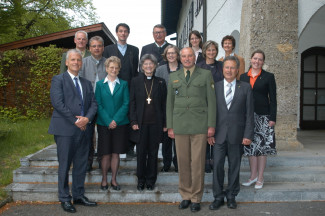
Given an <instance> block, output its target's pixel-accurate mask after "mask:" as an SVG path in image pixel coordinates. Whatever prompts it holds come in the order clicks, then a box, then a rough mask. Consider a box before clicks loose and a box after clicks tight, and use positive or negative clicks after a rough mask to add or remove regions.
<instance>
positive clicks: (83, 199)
mask: <svg viewBox="0 0 325 216" xmlns="http://www.w3.org/2000/svg"><path fill="white" fill-rule="evenodd" d="M73 204H75V205H84V206H91V207H92V206H97V203H96V202H92V201H89V200H88V198H87V197H85V196H82V197H80V198H79V199H74V200H73Z"/></svg>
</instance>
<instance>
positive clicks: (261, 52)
mask: <svg viewBox="0 0 325 216" xmlns="http://www.w3.org/2000/svg"><path fill="white" fill-rule="evenodd" d="M256 53H260V54H262V55H263V61H265V53H264V52H263V51H262V50H260V49H258V50H255V51H254V52H253V53H252V55H251V58H253V56H254V55H255V54H256Z"/></svg>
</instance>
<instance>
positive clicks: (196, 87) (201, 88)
mask: <svg viewBox="0 0 325 216" xmlns="http://www.w3.org/2000/svg"><path fill="white" fill-rule="evenodd" d="M190 85H191V88H190V92H189V93H190V94H191V95H193V96H199V95H201V94H202V93H203V92H206V90H205V89H206V83H205V82H204V81H203V80H195V81H193V83H191V84H190Z"/></svg>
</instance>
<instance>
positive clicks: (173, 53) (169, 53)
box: [167, 52, 176, 55]
mask: <svg viewBox="0 0 325 216" xmlns="http://www.w3.org/2000/svg"><path fill="white" fill-rule="evenodd" d="M175 54H176V52H168V53H167V55H175Z"/></svg>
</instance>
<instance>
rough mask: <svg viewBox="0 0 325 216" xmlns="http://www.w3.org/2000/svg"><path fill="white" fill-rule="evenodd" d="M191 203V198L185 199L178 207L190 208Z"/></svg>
mask: <svg viewBox="0 0 325 216" xmlns="http://www.w3.org/2000/svg"><path fill="white" fill-rule="evenodd" d="M190 204H191V200H183V201H182V202H181V203H180V204H179V206H178V208H179V209H186V208H188V206H189V205H190Z"/></svg>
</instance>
